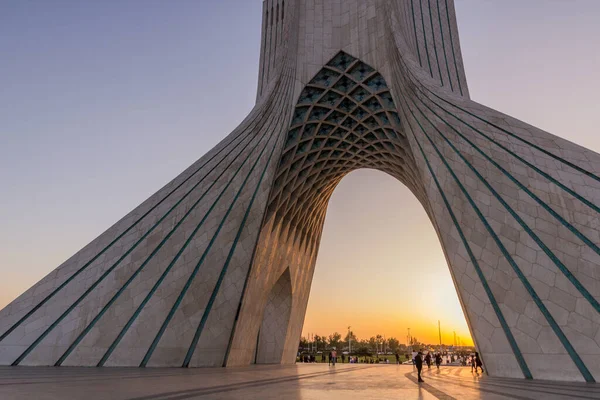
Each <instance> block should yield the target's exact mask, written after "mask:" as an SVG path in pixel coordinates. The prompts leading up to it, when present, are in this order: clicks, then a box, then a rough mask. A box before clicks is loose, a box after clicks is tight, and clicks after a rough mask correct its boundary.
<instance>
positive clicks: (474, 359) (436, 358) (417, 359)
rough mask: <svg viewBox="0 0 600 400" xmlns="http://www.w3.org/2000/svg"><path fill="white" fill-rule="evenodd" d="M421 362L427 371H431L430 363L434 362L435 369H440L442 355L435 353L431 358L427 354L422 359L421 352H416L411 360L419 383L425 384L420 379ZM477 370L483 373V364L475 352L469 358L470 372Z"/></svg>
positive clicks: (429, 354)
mask: <svg viewBox="0 0 600 400" xmlns="http://www.w3.org/2000/svg"><path fill="white" fill-rule="evenodd" d="M423 362H425V363H426V364H427V369H431V363H432V362H435V365H436V366H437V368H438V369H440V365H441V364H442V355H441V354H440V353H436V354H434V355H433V356H432V355H431V353H429V352H428V353H427V354H426V355H425V357H423V352H422V351H419V352H417V354H416V355H415V356H414V358H413V364H414V365H415V366H416V367H417V376H418V378H419V379H418V380H419V382H425V381H424V380H423V378H421V371H422V370H423ZM479 368H481V372H482V373H483V362H482V361H481V357H479V353H478V352H475V354H474V355H473V356H471V372H473V370H474V371H475V373H477V372H478V369H479Z"/></svg>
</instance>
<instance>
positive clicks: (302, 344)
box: [298, 336, 308, 352]
mask: <svg viewBox="0 0 600 400" xmlns="http://www.w3.org/2000/svg"><path fill="white" fill-rule="evenodd" d="M307 348H308V340H306V338H305V337H304V336H302V337H301V338H300V343H299V344H298V351H300V352H302V351H304V349H307Z"/></svg>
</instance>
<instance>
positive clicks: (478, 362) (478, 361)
mask: <svg viewBox="0 0 600 400" xmlns="http://www.w3.org/2000/svg"><path fill="white" fill-rule="evenodd" d="M477 368H481V373H483V362H482V361H481V357H479V353H478V352H475V372H477Z"/></svg>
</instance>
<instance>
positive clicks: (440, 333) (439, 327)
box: [438, 319, 442, 351]
mask: <svg viewBox="0 0 600 400" xmlns="http://www.w3.org/2000/svg"><path fill="white" fill-rule="evenodd" d="M438 335H439V336H440V351H442V328H441V326H440V320H439V319H438Z"/></svg>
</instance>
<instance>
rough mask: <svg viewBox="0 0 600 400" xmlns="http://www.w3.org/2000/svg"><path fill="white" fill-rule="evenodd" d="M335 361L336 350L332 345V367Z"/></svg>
mask: <svg viewBox="0 0 600 400" xmlns="http://www.w3.org/2000/svg"><path fill="white" fill-rule="evenodd" d="M336 361H337V351H335V347H334V348H333V351H332V352H331V362H332V363H333V366H334V367H335V362H336Z"/></svg>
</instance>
